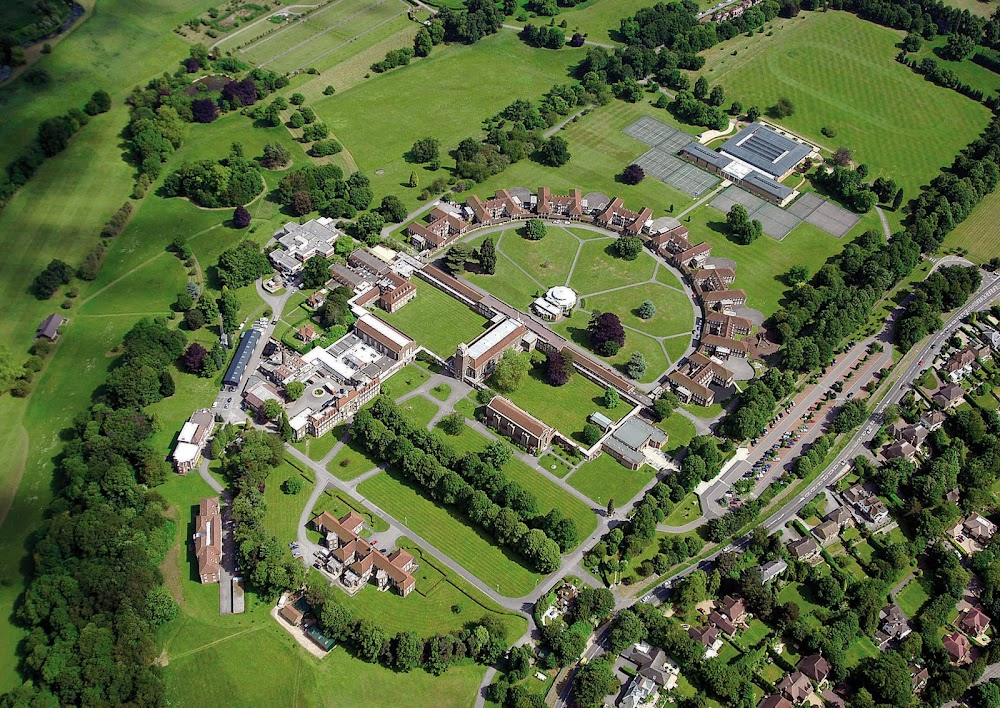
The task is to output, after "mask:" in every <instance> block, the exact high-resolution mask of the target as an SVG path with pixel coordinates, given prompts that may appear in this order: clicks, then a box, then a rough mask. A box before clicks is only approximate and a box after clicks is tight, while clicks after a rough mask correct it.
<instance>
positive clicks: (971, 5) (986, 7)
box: [945, 0, 997, 17]
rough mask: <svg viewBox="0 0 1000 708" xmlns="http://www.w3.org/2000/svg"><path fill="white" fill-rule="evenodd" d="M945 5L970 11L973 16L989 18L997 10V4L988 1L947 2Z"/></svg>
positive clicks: (949, 0)
mask: <svg viewBox="0 0 1000 708" xmlns="http://www.w3.org/2000/svg"><path fill="white" fill-rule="evenodd" d="M945 5H951V6H953V7H957V8H960V9H962V10H968V11H969V12H971V13H972V14H973V15H979V16H980V17H989V16H991V15H992V14H993V13H994V12H996V9H997V6H996V3H993V2H989V1H988V0H947V2H946V3H945Z"/></svg>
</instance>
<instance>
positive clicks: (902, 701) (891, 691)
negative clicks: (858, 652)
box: [851, 651, 913, 706]
mask: <svg viewBox="0 0 1000 708" xmlns="http://www.w3.org/2000/svg"><path fill="white" fill-rule="evenodd" d="M851 676H852V678H853V679H854V680H857V681H859V682H860V684H861V685H862V686H864V687H865V688H867V689H868V692H869V693H871V695H872V698H874V699H875V702H876V703H877V704H879V705H883V704H884V705H894V706H902V705H906V704H908V703H910V702H911V701H912V698H913V683H912V680H911V679H910V670H909V667H908V666H907V664H906V660H905V659H904V658H903V657H902V655H901V654H900V653H899V652H894V651H887V652H883V653H881V654H878V655H877V656H874V657H865V658H864V659H862V660H861V663H860V664H859V665H858V667H857V670H856V671H853V672H852V673H851Z"/></svg>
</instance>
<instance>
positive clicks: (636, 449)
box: [601, 416, 667, 470]
mask: <svg viewBox="0 0 1000 708" xmlns="http://www.w3.org/2000/svg"><path fill="white" fill-rule="evenodd" d="M666 444H667V434H666V433H665V432H663V431H662V430H660V429H659V428H654V427H653V426H652V425H650V424H649V423H647V422H646V421H644V420H642V419H641V418H639V417H637V416H633V417H631V418H629V419H628V420H627V421H625V423H623V424H622V425H621V427H619V428H618V429H617V430H615V431H614V432H613V433H611V435H609V436H608V437H607V438H606V439H605V440H604V442H603V443H602V444H601V449H602V450H603V451H604V452H606V453H608V454H609V455H611V457H613V458H615V459H616V460H618V462H620V463H621V464H623V465H624V466H625V467H628V468H629V469H631V470H637V469H639V468H640V467H642V466H643V465H644V464H645V463H646V455H645V453H644V450H646V449H647V448H655V449H657V450H661V449H663V446H664V445H666Z"/></svg>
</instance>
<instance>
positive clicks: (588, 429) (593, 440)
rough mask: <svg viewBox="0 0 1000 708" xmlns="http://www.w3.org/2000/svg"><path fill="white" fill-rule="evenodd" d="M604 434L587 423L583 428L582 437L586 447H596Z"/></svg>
mask: <svg viewBox="0 0 1000 708" xmlns="http://www.w3.org/2000/svg"><path fill="white" fill-rule="evenodd" d="M603 434H604V433H602V432H601V429H600V428H598V427H597V426H596V425H594V424H593V423H587V424H586V425H584V426H583V432H582V433H581V434H580V437H581V438H583V443H584V445H586V446H587V447H590V446H591V445H596V444H597V441H598V440H600V439H601V436H602V435H603Z"/></svg>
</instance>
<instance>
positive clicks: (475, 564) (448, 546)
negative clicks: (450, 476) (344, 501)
mask: <svg viewBox="0 0 1000 708" xmlns="http://www.w3.org/2000/svg"><path fill="white" fill-rule="evenodd" d="M358 492H359V493H360V494H363V495H364V496H365V497H367V498H369V499H371V500H372V503H374V504H375V505H377V506H379V507H381V508H382V509H385V511H386V512H388V513H389V514H390V515H391V516H393V517H396V518H398V519H401V520H402V521H403V523H404V524H405V525H406V526H407V527H409V528H411V529H413V530H414V531H415V532H416V533H418V534H420V535H421V536H422V537H423V538H425V539H426V540H427V541H428V542H429V543H431V544H433V545H434V546H435V547H436V548H438V549H440V551H441V552H442V553H444V554H446V555H447V556H448V557H449V558H452V559H453V560H455V561H456V562H457V563H460V564H461V565H462V567H464V568H465V569H466V570H468V571H469V572H470V573H472V574H474V575H475V576H476V577H478V578H479V579H480V580H482V581H483V582H484V583H486V584H487V585H489V586H490V587H494V588H498V592H499V593H500V594H501V595H504V596H505V597H520V596H522V595H526V594H528V593H529V592H531V591H532V590H533V589H534V588H535V586H536V585H537V584H538V581H539V580H540V579H541V576H540V575H537V574H536V573H533V572H532V571H531V570H529V569H528V568H526V567H525V566H524V565H522V564H521V562H520V561H519V560H518V559H517V558H516V557H515V556H514V555H513V554H512V553H508V552H505V551H504V550H502V549H500V548H498V547H497V546H496V545H494V543H493V541H492V539H491V538H489V537H487V536H486V535H485V534H484V533H481V532H480V530H479V529H476V528H474V527H473V526H470V525H469V523H467V522H466V520H465V519H462V518H459V517H457V516H456V515H453V514H452V513H451V512H450V511H448V510H446V509H443V508H442V507H440V506H438V505H437V504H436V503H435V502H433V501H431V500H429V499H427V498H426V497H425V496H424V495H423V494H421V493H420V492H419V491H417V490H416V489H414V488H413V487H411V486H409V485H408V484H407V483H406V481H405V480H404V479H403V478H402V476H401V475H399V473H396V472H392V471H389V472H381V473H379V474H377V475H375V476H374V477H372V478H371V479H366V480H365V481H364V482H362V483H361V484H360V485H359V486H358Z"/></svg>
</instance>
